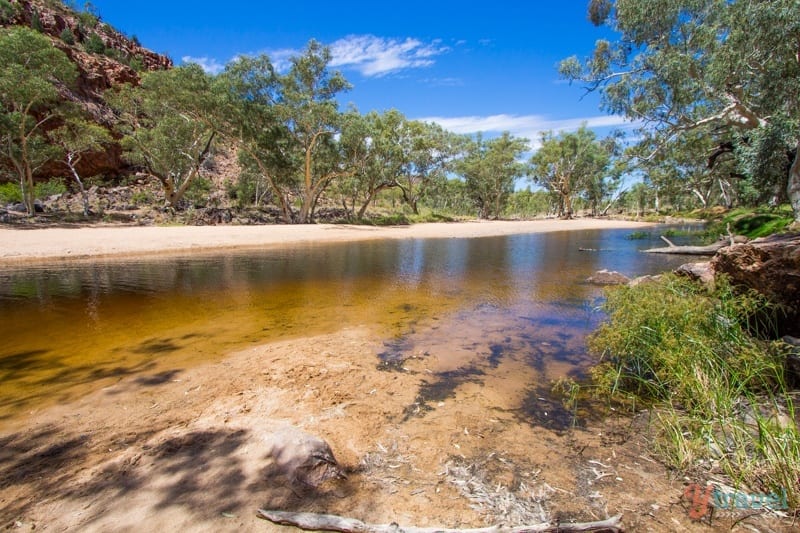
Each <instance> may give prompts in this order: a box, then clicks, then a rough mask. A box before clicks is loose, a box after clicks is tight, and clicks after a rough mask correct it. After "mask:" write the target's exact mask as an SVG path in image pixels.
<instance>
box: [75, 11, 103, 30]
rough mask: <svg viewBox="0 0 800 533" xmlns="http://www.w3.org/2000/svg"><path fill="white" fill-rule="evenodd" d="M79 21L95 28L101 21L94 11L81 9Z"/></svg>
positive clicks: (87, 26)
mask: <svg viewBox="0 0 800 533" xmlns="http://www.w3.org/2000/svg"><path fill="white" fill-rule="evenodd" d="M78 21H79V22H80V24H81V25H82V26H83V27H85V28H90V29H94V28H95V27H97V24H98V22H100V18H99V17H98V16H97V15H95V14H94V13H90V12H88V11H81V12H80V13H78Z"/></svg>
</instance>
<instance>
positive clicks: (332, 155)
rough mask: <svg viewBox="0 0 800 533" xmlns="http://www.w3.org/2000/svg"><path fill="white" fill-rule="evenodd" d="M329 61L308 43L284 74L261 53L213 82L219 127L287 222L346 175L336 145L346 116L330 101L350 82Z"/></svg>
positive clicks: (309, 213)
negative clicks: (220, 99) (295, 206)
mask: <svg viewBox="0 0 800 533" xmlns="http://www.w3.org/2000/svg"><path fill="white" fill-rule="evenodd" d="M330 62H331V53H330V50H329V49H328V48H326V47H324V46H322V45H321V44H319V43H318V42H316V41H313V40H312V41H310V42H309V43H308V46H307V47H306V49H305V50H304V51H303V53H302V54H299V55H296V56H294V57H292V58H290V66H289V69H288V71H287V72H286V73H285V74H282V73H280V72H279V71H278V70H277V69H276V68H275V66H274V65H273V63H272V62H271V61H270V59H269V57H268V56H267V55H260V56H258V57H246V56H242V57H239V58H237V59H235V60H233V61H232V62H231V63H229V64H228V65H227V66H226V69H225V71H224V72H223V73H222V74H221V75H220V77H219V80H218V83H219V86H220V91H221V93H222V94H224V98H225V103H224V105H222V106H221V109H220V113H218V115H219V116H220V119H221V123H222V124H223V128H224V129H225V131H226V132H227V133H228V134H229V135H232V136H233V137H235V138H236V139H237V140H238V141H239V142H240V159H241V161H242V163H243V164H244V165H245V166H246V167H247V168H248V169H250V170H251V171H252V172H255V173H257V174H258V175H259V176H261V177H262V178H263V179H264V180H265V181H266V182H267V183H268V185H269V187H270V189H271V190H272V192H273V197H274V198H275V201H276V202H277V203H278V207H279V209H280V211H281V216H282V217H283V220H284V221H285V222H287V223H290V222H299V223H301V224H303V223H306V222H311V221H312V219H313V212H314V207H315V206H316V204H317V201H318V200H319V198H320V196H321V195H322V194H323V193H324V192H325V190H326V189H327V188H328V187H329V186H330V185H331V183H332V182H333V181H334V180H335V179H337V178H340V177H344V176H348V175H349V174H351V173H352V172H353V169H352V168H350V167H349V166H348V164H347V163H348V161H347V157H346V156H345V155H344V154H343V153H342V149H343V147H342V146H340V145H339V141H340V138H341V132H342V127H343V124H344V121H345V118H346V117H345V115H344V114H343V113H341V112H340V111H339V108H338V103H337V101H336V96H337V95H338V94H339V93H341V92H342V91H344V90H347V89H348V88H349V87H350V84H349V83H348V82H347V80H345V79H344V77H343V76H342V75H341V73H339V72H331V71H330V70H329V69H328V65H329V63H330ZM293 196H297V197H298V198H299V200H300V209H299V212H298V213H297V214H296V215H295V213H294V211H293V210H292V202H291V198H292V197H293Z"/></svg>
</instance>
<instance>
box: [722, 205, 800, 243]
mask: <svg viewBox="0 0 800 533" xmlns="http://www.w3.org/2000/svg"><path fill="white" fill-rule="evenodd" d="M793 221H794V216H793V213H792V209H791V207H790V206H788V205H784V206H781V207H780V208H775V209H771V208H756V209H750V208H740V209H734V210H733V211H730V212H728V213H726V214H725V216H724V217H722V219H721V220H718V221H716V222H714V223H713V224H712V225H711V226H710V227H709V228H708V230H707V233H708V234H709V235H711V236H718V235H727V233H728V229H729V228H730V231H731V233H733V234H734V235H744V236H746V237H750V238H751V239H756V238H758V237H766V236H767V235H772V234H773V233H780V232H781V231H783V230H784V229H786V228H787V227H789V225H790V224H791V223H792V222H793Z"/></svg>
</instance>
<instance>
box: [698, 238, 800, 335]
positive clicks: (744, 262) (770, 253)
mask: <svg viewBox="0 0 800 533" xmlns="http://www.w3.org/2000/svg"><path fill="white" fill-rule="evenodd" d="M711 269H712V270H713V271H714V273H715V274H725V275H727V276H728V277H729V278H730V280H731V281H732V282H733V284H734V285H736V286H740V287H747V288H750V289H754V290H756V291H758V292H759V293H761V294H763V295H765V296H766V297H767V298H769V299H770V300H771V301H773V302H774V303H776V304H778V305H780V306H781V308H782V310H783V311H784V313H781V314H782V315H784V316H783V319H782V320H781V324H779V325H780V327H781V330H782V331H781V332H782V334H786V335H792V336H795V337H797V336H800V234H797V233H796V234H788V235H772V236H770V237H765V238H762V239H756V240H754V241H752V242H750V243H747V244H734V245H733V246H728V247H726V248H723V249H721V250H719V251H718V252H717V254H716V255H715V256H714V258H713V259H712V260H711Z"/></svg>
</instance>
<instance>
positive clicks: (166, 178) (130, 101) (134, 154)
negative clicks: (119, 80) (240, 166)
mask: <svg viewBox="0 0 800 533" xmlns="http://www.w3.org/2000/svg"><path fill="white" fill-rule="evenodd" d="M106 98H107V101H108V102H109V104H110V105H111V106H112V107H113V108H114V109H115V110H116V111H117V112H118V113H119V117H120V129H121V132H122V133H123V134H124V137H123V138H122V142H121V144H122V147H123V149H124V150H125V155H126V157H127V158H128V160H129V161H131V162H132V163H134V164H137V165H141V166H142V167H144V168H145V169H146V171H147V172H148V173H149V174H150V175H151V176H152V177H153V178H155V179H157V180H158V181H159V182H160V183H161V185H162V186H163V188H164V193H165V196H166V199H167V202H168V203H169V204H170V206H172V207H174V208H175V207H180V201H181V199H182V198H183V196H184V194H185V193H186V191H187V189H188V188H189V187H190V186H191V184H192V181H193V180H194V179H195V178H196V177H197V175H198V172H199V170H200V167H201V165H202V164H203V161H204V160H205V158H206V157H207V156H208V154H209V151H210V148H211V143H212V141H213V139H214V136H215V134H216V130H215V127H214V125H213V124H212V112H213V110H214V109H215V108H216V107H217V100H216V99H215V94H214V92H213V91H212V86H211V80H210V78H209V77H208V76H207V75H206V74H205V73H204V72H203V70H202V69H201V68H200V67H199V66H198V65H187V66H182V67H178V68H174V69H171V70H164V71H157V72H149V73H146V74H145V75H144V76H143V77H142V82H141V85H140V87H138V88H134V87H131V86H126V87H122V88H120V89H118V90H117V91H114V92H109V93H107V94H106Z"/></svg>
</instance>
